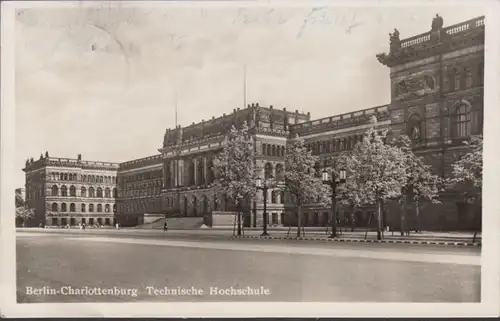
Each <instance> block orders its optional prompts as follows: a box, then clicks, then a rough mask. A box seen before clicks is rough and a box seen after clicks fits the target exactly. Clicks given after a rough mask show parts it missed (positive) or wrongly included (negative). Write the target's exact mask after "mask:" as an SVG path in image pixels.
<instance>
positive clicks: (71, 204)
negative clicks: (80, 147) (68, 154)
mask: <svg viewBox="0 0 500 321" xmlns="http://www.w3.org/2000/svg"><path fill="white" fill-rule="evenodd" d="M23 170H24V171H25V172H26V201H27V203H28V205H29V206H30V207H32V208H34V210H35V217H34V219H33V220H32V222H30V225H36V226H38V225H40V224H42V225H48V226H67V225H70V226H76V225H79V224H83V223H85V225H87V226H93V225H109V226H111V225H113V224H114V223H115V218H114V213H115V212H116V197H117V188H116V179H117V171H118V164H116V163H108V162H93V161H85V160H82V159H81V155H78V157H77V158H76V159H72V158H56V157H49V154H48V153H47V152H46V153H45V156H43V155H40V158H39V159H38V160H37V161H34V160H33V158H31V159H30V160H28V161H26V166H25V168H24V169H23Z"/></svg>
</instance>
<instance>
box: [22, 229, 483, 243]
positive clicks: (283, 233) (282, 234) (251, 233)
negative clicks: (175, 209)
mask: <svg viewBox="0 0 500 321" xmlns="http://www.w3.org/2000/svg"><path fill="white" fill-rule="evenodd" d="M17 230H18V231H27V232H47V233H71V232H77V233H82V234H85V233H87V234H93V233H99V234H100V233H103V234H131V235H141V234H142V235H152V234H158V235H172V236H175V235H179V236H181V235H183V236H188V237H189V236H193V237H194V236H215V237H221V238H227V239H232V238H244V239H263V240H307V241H326V242H351V243H400V244H401V243H403V244H430V245H452V246H481V242H482V238H481V234H480V233H478V234H477V235H476V239H475V240H473V236H474V233H463V232H429V231H427V232H421V233H411V234H410V236H401V235H400V233H399V232H394V235H393V233H392V232H384V239H383V240H377V233H376V232H374V231H369V232H368V233H367V234H366V235H365V233H366V232H364V231H354V232H350V231H349V232H342V234H340V233H339V234H338V236H337V238H335V239H331V238H329V236H330V232H329V233H328V234H327V233H326V230H325V229H323V230H322V231H320V230H314V231H310V230H309V231H308V230H305V234H303V233H301V237H300V238H297V228H292V229H290V233H288V228H285V229H268V234H269V236H266V237H263V236H261V234H262V230H261V229H244V230H243V231H242V232H243V233H242V235H241V236H236V235H235V234H236V230H235V231H234V233H233V229H212V228H205V229H196V230H171V229H169V230H168V231H167V232H164V231H163V230H161V229H141V230H137V229H133V228H120V229H119V230H116V229H114V230H113V229H86V230H79V229H40V228H24V229H23V228H18V229H17ZM165 233H166V234H165Z"/></svg>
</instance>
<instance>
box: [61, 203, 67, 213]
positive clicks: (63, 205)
mask: <svg viewBox="0 0 500 321" xmlns="http://www.w3.org/2000/svg"><path fill="white" fill-rule="evenodd" d="M67 210H68V209H67V208H66V203H62V204H61V212H66V211H67Z"/></svg>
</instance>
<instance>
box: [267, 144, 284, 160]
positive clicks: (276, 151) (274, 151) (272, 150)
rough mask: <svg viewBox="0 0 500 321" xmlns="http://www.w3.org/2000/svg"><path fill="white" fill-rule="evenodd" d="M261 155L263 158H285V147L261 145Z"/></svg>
mask: <svg viewBox="0 0 500 321" xmlns="http://www.w3.org/2000/svg"><path fill="white" fill-rule="evenodd" d="M262 155H264V156H277V157H283V156H285V146H278V145H270V144H262Z"/></svg>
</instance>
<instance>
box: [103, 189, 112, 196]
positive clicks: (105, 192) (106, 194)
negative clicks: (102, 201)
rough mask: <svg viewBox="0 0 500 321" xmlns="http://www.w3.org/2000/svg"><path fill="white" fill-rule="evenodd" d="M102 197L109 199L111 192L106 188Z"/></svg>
mask: <svg viewBox="0 0 500 321" xmlns="http://www.w3.org/2000/svg"><path fill="white" fill-rule="evenodd" d="M104 197H108V198H109V197H111V190H110V189H109V188H108V187H106V189H105V190H104Z"/></svg>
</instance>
